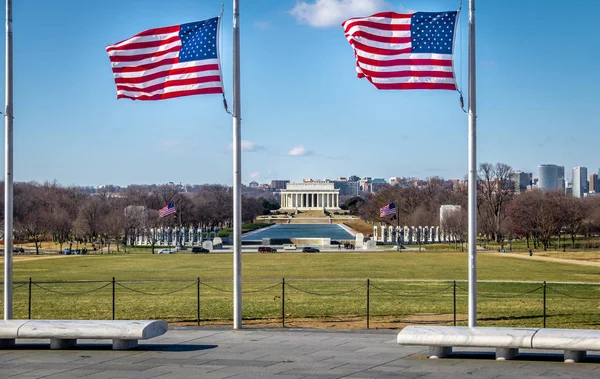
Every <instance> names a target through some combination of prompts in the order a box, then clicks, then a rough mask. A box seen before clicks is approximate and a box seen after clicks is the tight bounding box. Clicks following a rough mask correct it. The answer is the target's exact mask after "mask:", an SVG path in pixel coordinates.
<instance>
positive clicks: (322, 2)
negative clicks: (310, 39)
mask: <svg viewBox="0 0 600 379" xmlns="http://www.w3.org/2000/svg"><path fill="white" fill-rule="evenodd" d="M389 10H391V7H390V6H389V5H388V4H387V3H386V1H385V0H315V1H314V2H312V3H311V2H309V1H299V2H297V3H296V6H295V7H294V8H293V9H292V10H291V11H290V13H291V14H292V16H294V17H296V20H297V21H298V22H300V23H301V24H308V25H310V26H313V27H316V28H327V27H330V26H340V24H341V23H342V22H343V21H345V20H347V19H349V18H351V17H366V16H370V15H371V14H373V13H377V12H385V11H389Z"/></svg>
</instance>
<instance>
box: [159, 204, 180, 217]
mask: <svg viewBox="0 0 600 379" xmlns="http://www.w3.org/2000/svg"><path fill="white" fill-rule="evenodd" d="M175 212H177V210H176V209H175V204H174V203H171V204H169V205H165V206H164V207H162V208H160V209H159V210H158V216H159V217H161V218H162V217H167V216H168V215H170V214H173V213H175Z"/></svg>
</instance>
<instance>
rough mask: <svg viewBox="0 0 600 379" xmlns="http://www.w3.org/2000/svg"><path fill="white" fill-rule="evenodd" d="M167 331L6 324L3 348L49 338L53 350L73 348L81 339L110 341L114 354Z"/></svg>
mask: <svg viewBox="0 0 600 379" xmlns="http://www.w3.org/2000/svg"><path fill="white" fill-rule="evenodd" d="M167 328H168V325H167V323H166V322H165V321H160V320H143V321H137V320H136V321H131V320H4V321H0V347H4V348H6V347H13V346H14V345H15V339H17V338H24V339H27V338H35V339H45V338H49V339H50V348H51V349H67V348H69V347H73V346H75V344H76V343H77V340H78V339H111V340H112V341H113V342H112V348H113V350H124V349H132V348H134V347H137V346H138V340H145V339H149V338H153V337H157V336H160V335H163V334H165V333H166V332H167Z"/></svg>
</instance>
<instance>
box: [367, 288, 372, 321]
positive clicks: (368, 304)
mask: <svg viewBox="0 0 600 379" xmlns="http://www.w3.org/2000/svg"><path fill="white" fill-rule="evenodd" d="M370 292H371V280H370V279H367V329H369V319H370V318H371V293H370Z"/></svg>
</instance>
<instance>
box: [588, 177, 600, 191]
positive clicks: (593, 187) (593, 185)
mask: <svg viewBox="0 0 600 379" xmlns="http://www.w3.org/2000/svg"><path fill="white" fill-rule="evenodd" d="M590 192H593V193H596V192H600V191H598V174H591V175H590Z"/></svg>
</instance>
